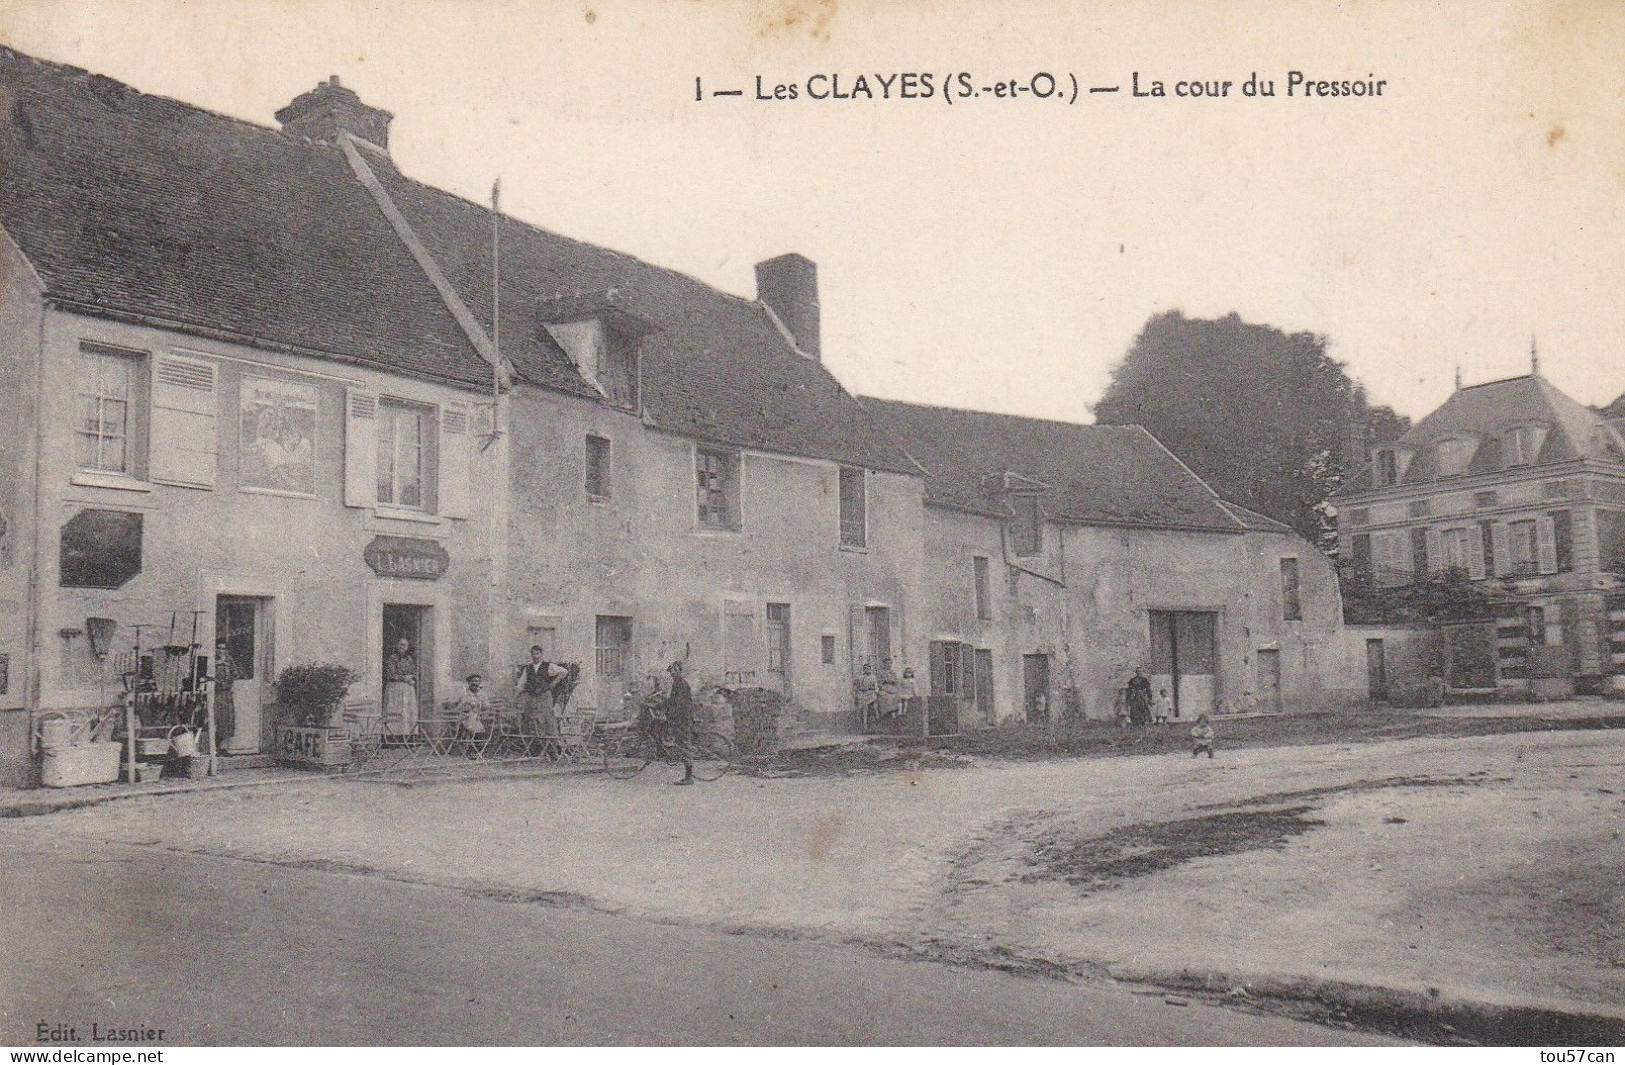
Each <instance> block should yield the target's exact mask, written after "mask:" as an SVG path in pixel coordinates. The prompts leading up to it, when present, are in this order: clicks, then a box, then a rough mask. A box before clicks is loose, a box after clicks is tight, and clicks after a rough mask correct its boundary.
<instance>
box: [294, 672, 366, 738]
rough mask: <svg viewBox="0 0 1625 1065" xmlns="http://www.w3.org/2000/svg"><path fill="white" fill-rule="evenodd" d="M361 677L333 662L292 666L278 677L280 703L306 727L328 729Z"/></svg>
mask: <svg viewBox="0 0 1625 1065" xmlns="http://www.w3.org/2000/svg"><path fill="white" fill-rule="evenodd" d="M359 679H360V678H359V677H357V676H356V674H355V673H354V672H353V671H351V670H350V669H348V668H347V667H345V666H340V665H334V664H333V663H330V662H314V663H311V664H309V665H302V666H289V667H288V668H287V669H284V670H283V671H282V672H281V673H280V674H278V675H277V678H276V701H277V705H278V706H280V707H282V708H283V709H284V710H285V711H287V712H288V713H289V714H290V715H291V716H292V717H293V718H294V721H295V723H296V724H299V725H301V726H303V727H305V728H327V727H328V726H329V725H330V724H331V723H332V720H333V717H334V715H335V713H336V712H337V711H338V708H339V704H340V703H342V702H343V701H344V694H345V692H347V691H349V690H350V685H352V684H354V683H355V682H356V681H357V680H359Z"/></svg>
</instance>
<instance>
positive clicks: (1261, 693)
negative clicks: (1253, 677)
mask: <svg viewBox="0 0 1625 1065" xmlns="http://www.w3.org/2000/svg"><path fill="white" fill-rule="evenodd" d="M1258 708H1259V709H1260V710H1263V711H1264V712H1265V713H1280V711H1281V652H1280V651H1259V652H1258Z"/></svg>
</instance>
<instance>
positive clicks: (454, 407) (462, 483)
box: [436, 403, 473, 518]
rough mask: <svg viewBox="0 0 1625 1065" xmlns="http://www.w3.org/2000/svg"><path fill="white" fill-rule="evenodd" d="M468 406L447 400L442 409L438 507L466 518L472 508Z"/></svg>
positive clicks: (450, 516)
mask: <svg viewBox="0 0 1625 1065" xmlns="http://www.w3.org/2000/svg"><path fill="white" fill-rule="evenodd" d="M468 430H469V418H468V406H467V404H463V403H448V404H446V405H445V406H443V407H441V408H440V465H439V469H438V470H437V471H436V473H437V475H438V478H439V482H438V485H439V487H438V492H439V510H440V513H441V514H442V515H444V516H445V517H448V518H466V517H468V515H469V510H470V506H469V504H470V498H469V497H470V495H471V494H472V493H471V490H470V485H469V474H470V472H471V467H472V465H473V462H472V457H473V456H472V453H471V450H470V447H469V443H470V441H471V440H472V437H471V436H470V435H469V432H468Z"/></svg>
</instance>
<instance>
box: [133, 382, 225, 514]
mask: <svg viewBox="0 0 1625 1065" xmlns="http://www.w3.org/2000/svg"><path fill="white" fill-rule="evenodd" d="M218 394H219V376H218V374H217V373H216V372H215V366H214V364H213V363H211V362H203V361H200V360H198V359H183V358H179V357H178V356H174V355H161V356H159V357H158V359H157V360H156V361H155V362H154V364H153V372H152V416H151V420H150V422H149V426H150V429H149V432H150V440H151V444H150V452H149V454H150V458H149V459H148V474H149V476H151V478H152V479H153V480H155V481H165V482H167V483H170V484H184V485H188V486H190V487H193V488H213V487H214V470H215V452H216V450H217V449H216V444H215V439H216V437H215V410H216V401H217V399H218Z"/></svg>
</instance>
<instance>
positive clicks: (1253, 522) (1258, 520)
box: [1223, 500, 1296, 535]
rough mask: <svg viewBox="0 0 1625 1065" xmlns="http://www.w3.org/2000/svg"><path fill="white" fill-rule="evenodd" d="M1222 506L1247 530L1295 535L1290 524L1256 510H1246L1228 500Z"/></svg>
mask: <svg viewBox="0 0 1625 1065" xmlns="http://www.w3.org/2000/svg"><path fill="white" fill-rule="evenodd" d="M1223 506H1224V509H1225V510H1227V511H1229V512H1230V516H1231V517H1233V518H1235V519H1236V520H1237V521H1239V522H1241V523H1242V524H1243V525H1245V526H1246V527H1247V531H1248V532H1272V533H1286V534H1288V535H1296V533H1295V531H1294V530H1293V528H1292V526H1290V525H1287V524H1286V523H1285V522H1279V521H1276V520H1275V519H1274V518H1271V517H1268V516H1267V515H1264V514H1260V513H1259V512H1258V511H1256V510H1248V509H1247V508H1246V507H1243V506H1240V505H1238V504H1235V503H1231V502H1229V501H1228V500H1226V501H1225V502H1224V504H1223Z"/></svg>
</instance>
